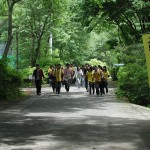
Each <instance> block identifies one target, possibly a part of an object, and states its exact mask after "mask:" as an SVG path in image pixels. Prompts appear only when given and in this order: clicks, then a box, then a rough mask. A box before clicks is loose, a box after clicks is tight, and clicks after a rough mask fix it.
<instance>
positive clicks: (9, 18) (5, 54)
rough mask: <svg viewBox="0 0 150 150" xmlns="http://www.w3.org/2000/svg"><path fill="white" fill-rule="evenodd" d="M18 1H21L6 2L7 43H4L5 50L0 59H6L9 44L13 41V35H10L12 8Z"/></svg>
mask: <svg viewBox="0 0 150 150" xmlns="http://www.w3.org/2000/svg"><path fill="white" fill-rule="evenodd" d="M19 1H21V0H7V5H8V35H7V43H6V46H5V49H4V53H3V56H2V59H6V58H7V55H8V52H9V48H10V46H11V42H12V39H13V35H12V14H13V8H14V5H15V4H16V3H17V2H19Z"/></svg>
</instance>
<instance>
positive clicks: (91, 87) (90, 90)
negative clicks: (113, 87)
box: [89, 82, 95, 94]
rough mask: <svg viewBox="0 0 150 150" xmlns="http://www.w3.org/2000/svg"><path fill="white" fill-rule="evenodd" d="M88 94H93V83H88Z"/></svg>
mask: <svg viewBox="0 0 150 150" xmlns="http://www.w3.org/2000/svg"><path fill="white" fill-rule="evenodd" d="M89 93H90V94H91V93H93V94H94V93H95V87H94V82H89Z"/></svg>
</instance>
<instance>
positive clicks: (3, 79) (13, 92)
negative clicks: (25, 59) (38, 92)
mask: <svg viewBox="0 0 150 150" xmlns="http://www.w3.org/2000/svg"><path fill="white" fill-rule="evenodd" d="M0 70H1V73H0V99H13V98H17V97H18V96H20V95H21V91H20V88H19V87H20V86H21V84H22V77H21V75H20V74H19V73H17V72H16V71H14V70H13V69H11V68H9V67H8V66H7V65H6V64H5V63H4V62H3V61H0Z"/></svg>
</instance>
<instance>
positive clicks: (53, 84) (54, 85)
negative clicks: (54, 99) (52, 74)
mask: <svg viewBox="0 0 150 150" xmlns="http://www.w3.org/2000/svg"><path fill="white" fill-rule="evenodd" d="M49 83H50V86H52V89H53V92H54V91H55V89H56V82H55V79H49Z"/></svg>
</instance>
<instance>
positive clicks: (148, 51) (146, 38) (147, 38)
mask: <svg viewBox="0 0 150 150" xmlns="http://www.w3.org/2000/svg"><path fill="white" fill-rule="evenodd" d="M143 44H144V50H145V56H146V64H147V72H148V82H149V86H150V34H144V35H143Z"/></svg>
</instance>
